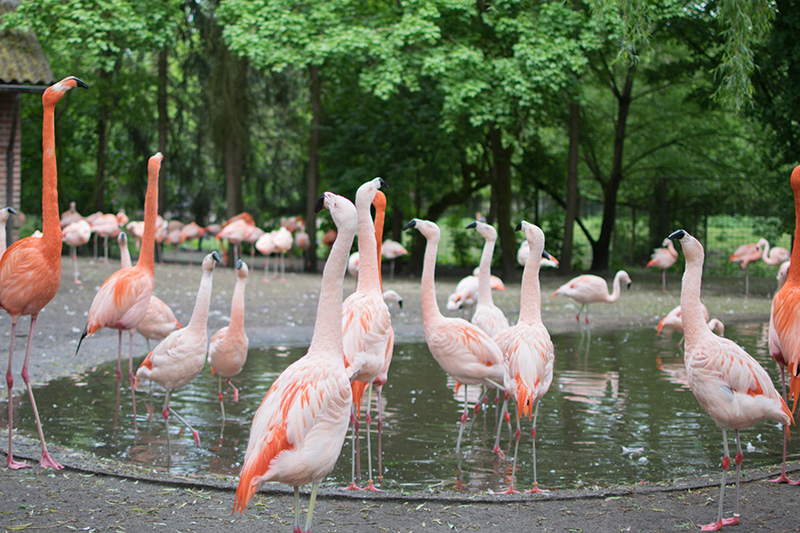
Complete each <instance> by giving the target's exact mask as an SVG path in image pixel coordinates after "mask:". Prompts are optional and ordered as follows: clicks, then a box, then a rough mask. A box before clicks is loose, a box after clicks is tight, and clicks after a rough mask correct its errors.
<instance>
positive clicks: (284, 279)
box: [278, 278, 286, 281]
mask: <svg viewBox="0 0 800 533" xmlns="http://www.w3.org/2000/svg"><path fill="white" fill-rule="evenodd" d="M278 281H286V278H281V279H279V280H278Z"/></svg>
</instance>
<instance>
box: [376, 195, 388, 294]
mask: <svg viewBox="0 0 800 533" xmlns="http://www.w3.org/2000/svg"><path fill="white" fill-rule="evenodd" d="M378 193H379V194H383V193H381V192H380V191H378ZM385 218H386V204H385V203H384V204H383V205H380V206H376V207H375V245H376V247H377V253H376V256H377V258H378V281H379V282H380V285H381V291H383V276H382V275H381V263H382V257H381V248H382V247H383V223H384V219H385Z"/></svg>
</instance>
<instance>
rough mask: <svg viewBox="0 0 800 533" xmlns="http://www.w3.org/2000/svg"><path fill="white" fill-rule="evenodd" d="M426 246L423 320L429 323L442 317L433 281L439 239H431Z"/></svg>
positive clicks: (423, 280) (423, 267)
mask: <svg viewBox="0 0 800 533" xmlns="http://www.w3.org/2000/svg"><path fill="white" fill-rule="evenodd" d="M427 241H428V242H427V243H426V244H425V260H424V262H423V265H422V287H421V289H422V295H421V296H422V320H423V322H424V323H426V324H427V323H428V322H429V321H430V320H435V319H436V318H439V317H441V316H442V313H441V311H439V304H438V303H437V302H436V286H435V284H434V281H433V277H434V273H435V271H436V253H437V251H438V249H439V237H438V236H436V237H431V238H429V239H428V240H427Z"/></svg>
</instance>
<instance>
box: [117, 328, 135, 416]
mask: <svg viewBox="0 0 800 533" xmlns="http://www.w3.org/2000/svg"><path fill="white" fill-rule="evenodd" d="M128 331H129V332H130V335H131V340H130V349H129V350H128V383H129V384H130V386H131V400H132V401H133V430H134V431H136V430H137V427H136V387H135V383H136V376H135V375H134V373H133V331H134V330H132V329H131V330H128ZM121 334H122V332H120V341H122V336H121Z"/></svg>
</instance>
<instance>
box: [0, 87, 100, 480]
mask: <svg viewBox="0 0 800 533" xmlns="http://www.w3.org/2000/svg"><path fill="white" fill-rule="evenodd" d="M75 87H82V88H84V89H86V88H87V87H88V86H87V85H86V84H85V83H83V82H82V81H81V80H79V79H78V78H75V77H69V78H64V79H63V80H61V81H60V82H58V83H56V84H55V85H52V86H50V87H48V88H47V89H46V90H45V91H44V93H43V94H42V107H43V108H44V113H43V119H42V237H41V238H36V237H27V238H25V239H22V240H19V241H17V242H15V243H14V244H12V245H11V246H9V247H8V249H7V250H6V251H5V253H4V254H3V257H2V259H0V307H2V308H3V309H5V310H6V312H7V313H8V314H9V315H10V316H11V346H10V348H9V350H8V371H7V373H6V384H7V386H8V457H7V459H6V461H7V464H8V467H9V468H12V469H18V468H24V467H27V466H29V465H28V464H26V463H24V462H19V461H15V460H14V455H13V453H12V449H11V444H12V442H11V441H12V435H13V428H14V400H13V395H12V388H13V385H14V378H13V376H12V372H11V370H12V366H11V361H12V360H13V355H14V339H15V337H16V330H17V322H19V318H20V317H21V316H23V315H30V317H31V328H30V331H29V332H28V345H27V347H26V349H25V361H24V363H23V364H22V379H23V381H24V382H25V386H26V387H27V389H28V396H29V397H30V400H31V405H32V406H33V414H34V417H35V418H36V427H37V429H38V430H39V440H40V441H41V443H42V457H41V459H40V461H39V464H40V465H41V466H42V467H48V466H49V467H52V468H55V469H59V468H61V465H60V464H58V462H56V460H55V459H53V458H52V456H51V455H50V453H49V452H48V451H47V445H46V444H45V441H44V433H43V431H42V423H41V421H40V420H39V411H38V409H37V408H36V400H35V399H34V397H33V389H32V388H31V384H30V379H29V377H28V361H29V359H30V355H31V341H33V329H34V327H35V326H36V319H37V318H38V316H39V312H40V311H41V310H42V309H43V308H44V306H45V305H47V304H48V303H50V301H51V300H52V299H53V297H54V296H55V295H56V293H57V292H58V287H59V285H60V284H61V223H60V219H59V215H58V170H57V168H56V139H55V137H56V134H55V107H56V104H57V103H58V102H59V101H60V100H61V98H62V97H63V96H64V94H66V92H67V91H69V90H70V89H73V88H75Z"/></svg>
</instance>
